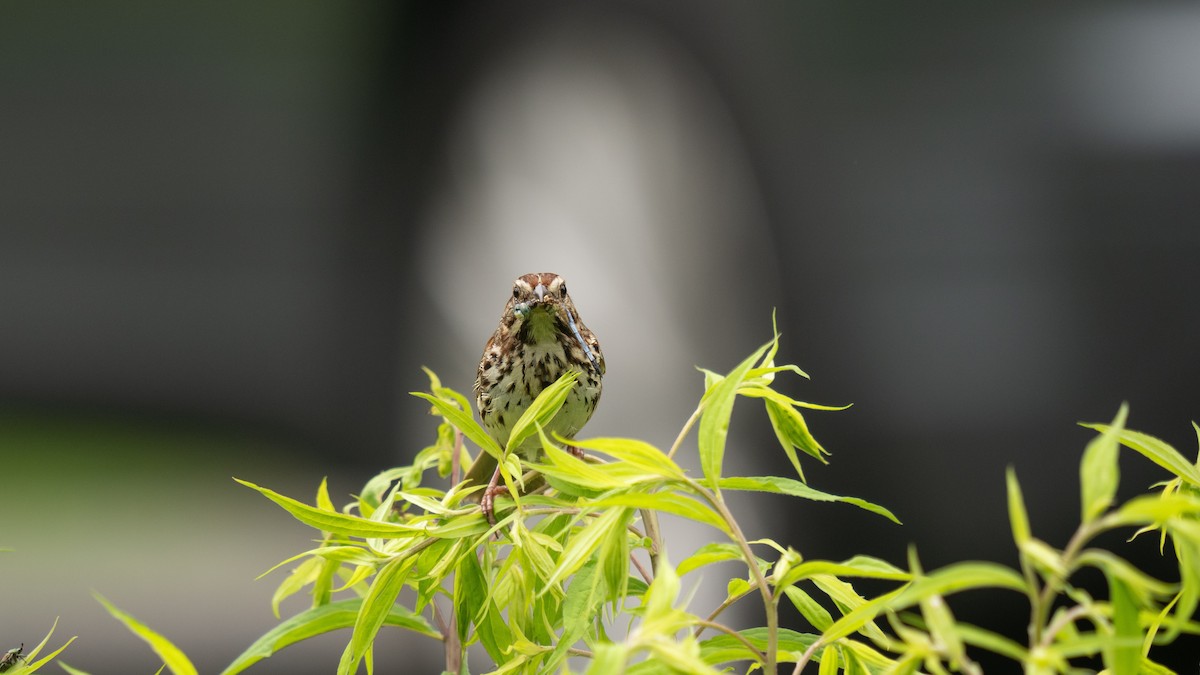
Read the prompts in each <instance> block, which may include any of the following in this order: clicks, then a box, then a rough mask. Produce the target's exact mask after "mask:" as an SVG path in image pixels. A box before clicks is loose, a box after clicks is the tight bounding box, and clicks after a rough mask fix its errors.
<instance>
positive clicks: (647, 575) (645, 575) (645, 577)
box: [629, 553, 654, 584]
mask: <svg viewBox="0 0 1200 675" xmlns="http://www.w3.org/2000/svg"><path fill="white" fill-rule="evenodd" d="M629 560H630V561H632V562H633V566H634V567H636V568H637V571H638V574H640V575H642V579H643V580H644V581H645V582H646V583H647V584H649V583H653V581H654V575H652V574H650V573H649V572H647V571H646V568H645V567H642V563H641V562H640V561H639V560H638V559H637V556H635V555H634V554H632V553H630V554H629Z"/></svg>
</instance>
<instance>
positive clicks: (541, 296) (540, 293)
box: [533, 284, 546, 302]
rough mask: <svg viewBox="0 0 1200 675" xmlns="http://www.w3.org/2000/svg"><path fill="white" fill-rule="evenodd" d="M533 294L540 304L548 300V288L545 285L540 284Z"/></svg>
mask: <svg viewBox="0 0 1200 675" xmlns="http://www.w3.org/2000/svg"><path fill="white" fill-rule="evenodd" d="M533 293H534V295H536V296H537V298H538V302H541V301H543V300H545V299H546V286H545V285H543V284H538V285H537V287H536V288H534V289H533Z"/></svg>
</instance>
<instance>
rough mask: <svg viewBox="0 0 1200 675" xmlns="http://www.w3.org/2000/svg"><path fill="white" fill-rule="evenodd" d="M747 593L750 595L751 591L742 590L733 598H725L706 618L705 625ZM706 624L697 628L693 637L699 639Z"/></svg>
mask: <svg viewBox="0 0 1200 675" xmlns="http://www.w3.org/2000/svg"><path fill="white" fill-rule="evenodd" d="M747 595H750V591H749V590H748V589H747V590H745V591H743V592H741V593H740V594H738V595H737V596H734V597H731V598H725V601H724V602H722V603H721V604H720V605H719V606H718V607H717V608H716V609H714V610H713V611H712V613H711V614H709V615H708V618H707V619H705V624H704V625H707V623H708V622H711V621H713V620H715V619H716V618H717V617H718V616H720V615H721V612H724V611H725V610H726V609H729V608H730V607H731V606H732V605H733V603H735V602H737V601H738V600H741V599H742V598H744V597H746V596H747ZM704 625H702V626H700V627H699V628H697V629H696V631H695V632H694V633H692V637H694V638H697V639H699V638H700V635H701V634H703V633H704Z"/></svg>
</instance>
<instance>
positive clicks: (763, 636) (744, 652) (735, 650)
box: [700, 628, 818, 665]
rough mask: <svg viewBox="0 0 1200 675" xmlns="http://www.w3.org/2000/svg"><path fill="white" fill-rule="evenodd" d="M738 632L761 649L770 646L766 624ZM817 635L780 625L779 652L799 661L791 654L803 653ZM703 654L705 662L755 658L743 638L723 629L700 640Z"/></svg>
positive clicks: (788, 658) (785, 658)
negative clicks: (740, 638)
mask: <svg viewBox="0 0 1200 675" xmlns="http://www.w3.org/2000/svg"><path fill="white" fill-rule="evenodd" d="M738 635H740V636H742V637H743V638H745V640H746V641H747V642H749V643H750V644H752V645H754V648H755V649H757V650H759V651H760V652H765V651H766V650H767V644H768V635H769V633H768V632H767V629H766V628H749V629H746V630H740V631H738ZM817 637H818V636H816V635H813V634H811V633H799V632H796V631H794V630H791V629H788V628H780V629H779V631H778V639H779V646H778V650H779V654H780V660H781V661H795V659H794V658H790V656H789V655H792V654H795V655H800V654H803V653H804V652H805V650H807V649H808V648H809V647H811V646H812V643H814V642H816V641H817ZM700 657H701V658H702V659H704V662H705V663H708V664H711V665H717V664H721V663H728V662H730V661H744V660H748V659H752V658H754V657H753V655H752V654H751V652H750V651H749V650H748V649H746V646H745V645H743V644H742V641H741V640H738V639H737V638H735V637H733V636H732V635H727V634H725V633H722V634H720V635H714V636H713V637H711V638H708V639H707V640H704V641H703V642H701V643H700Z"/></svg>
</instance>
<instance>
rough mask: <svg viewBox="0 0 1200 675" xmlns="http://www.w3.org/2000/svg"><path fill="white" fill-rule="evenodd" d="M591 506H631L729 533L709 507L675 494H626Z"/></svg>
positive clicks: (614, 496) (723, 523)
mask: <svg viewBox="0 0 1200 675" xmlns="http://www.w3.org/2000/svg"><path fill="white" fill-rule="evenodd" d="M591 506H593V507H596V508H603V507H606V506H632V507H634V508H638V509H654V510H656V511H665V512H666V513H673V514H675V515H677V516H682V517H684V518H688V519H690V520H694V521H696V522H699V523H704V524H705V525H710V526H712V527H715V528H716V529H718V530H720V531H722V532H725V533H727V534H728V533H730V529H729V525H728V524H727V523H726V522H725V521H724V520H723V519H722V518H721V516H720V515H719V514H718V513H717V512H716V511H713V510H712V508H711V507H710V506H708V505H707V504H704V503H702V502H699V501H697V500H695V499H692V498H690V497H686V496H684V495H681V494H678V493H675V492H626V493H615V494H609V495H607V496H604V497H601V498H599V499H597V500H595V501H593V502H592V503H591Z"/></svg>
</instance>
